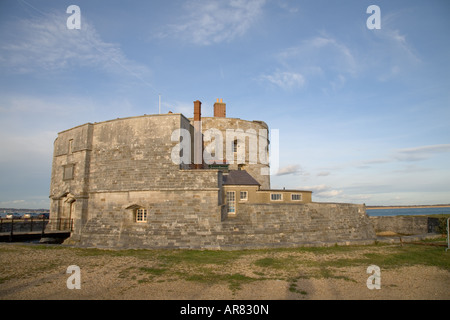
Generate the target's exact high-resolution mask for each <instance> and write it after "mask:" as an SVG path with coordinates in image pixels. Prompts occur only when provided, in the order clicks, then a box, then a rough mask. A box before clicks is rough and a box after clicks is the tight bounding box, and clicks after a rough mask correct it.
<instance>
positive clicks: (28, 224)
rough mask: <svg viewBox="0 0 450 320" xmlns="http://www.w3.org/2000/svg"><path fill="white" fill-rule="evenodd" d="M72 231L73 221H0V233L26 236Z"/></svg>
mask: <svg viewBox="0 0 450 320" xmlns="http://www.w3.org/2000/svg"><path fill="white" fill-rule="evenodd" d="M72 230H73V219H62V218H59V219H45V218H43V219H42V218H30V219H3V218H2V219H0V233H3V234H4V233H8V234H10V235H11V236H12V235H14V234H19V233H20V234H26V233H37V232H41V233H42V234H45V232H50V231H63V232H71V231H72Z"/></svg>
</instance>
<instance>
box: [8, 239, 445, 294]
mask: <svg viewBox="0 0 450 320" xmlns="http://www.w3.org/2000/svg"><path fill="white" fill-rule="evenodd" d="M442 240H444V241H445V239H439V241H441V242H442ZM423 244H424V245H417V244H403V245H400V244H399V245H385V244H383V245H381V244H378V245H369V246H333V247H311V248H284V249H261V250H239V251H218V250H144V249H142V250H103V249H92V248H89V249H84V248H71V247H64V246H46V245H12V246H9V245H5V246H0V260H2V254H5V255H6V254H17V255H24V256H26V255H28V254H32V253H33V252H39V251H46V252H48V253H51V252H52V251H53V252H54V254H53V253H51V255H52V256H54V257H55V259H56V260H55V261H53V262H52V261H49V260H44V259H42V260H39V261H36V262H35V261H34V260H33V265H32V267H31V268H29V267H28V268H29V269H28V271H29V272H32V273H43V272H45V271H46V270H57V269H58V268H59V267H60V264H62V261H65V259H66V258H67V257H70V259H73V260H74V261H76V260H77V259H81V261H83V263H84V267H86V268H87V267H89V266H102V265H104V264H106V263H108V262H107V261H114V258H116V257H117V258H127V257H128V258H132V259H131V260H125V261H128V262H127V264H126V265H123V266H120V267H118V269H117V273H118V277H120V278H127V279H131V280H133V281H136V285H140V284H143V283H148V282H164V281H173V280H179V279H181V280H185V281H192V282H198V283H206V284H220V283H223V284H227V286H228V288H229V289H230V290H231V291H232V292H233V293H235V292H236V291H238V290H240V289H241V288H242V286H243V285H244V284H248V283H252V282H255V281H263V280H283V281H286V282H287V285H288V290H289V292H292V293H296V294H300V295H306V294H307V293H306V292H305V290H302V289H301V288H298V280H300V279H308V278H319V279H330V278H331V279H342V280H345V281H355V280H353V279H351V278H349V277H347V276H343V275H341V273H340V272H341V271H342V270H345V268H349V267H355V266H364V267H367V266H369V265H372V264H375V265H378V266H380V267H381V268H382V269H392V268H399V267H404V266H415V265H424V266H434V267H438V268H441V269H444V270H447V271H450V251H449V252H445V248H444V247H437V246H430V245H425V244H428V243H427V242H423ZM34 256H36V257H39V256H40V255H39V254H38V255H34ZM77 257H78V258H77ZM104 258H107V259H104ZM109 258H111V259H113V260H110V259H109ZM67 259H68V258H67ZM2 262H3V263H2V265H0V275H1V276H0V283H4V282H7V281H12V279H13V278H14V276H15V275H14V274H12V272H13V271H11V270H13V269H12V265H8V261H6V260H2ZM244 270H245V271H244ZM14 273H15V272H14Z"/></svg>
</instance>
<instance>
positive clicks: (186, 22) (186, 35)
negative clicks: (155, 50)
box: [159, 0, 265, 45]
mask: <svg viewBox="0 0 450 320" xmlns="http://www.w3.org/2000/svg"><path fill="white" fill-rule="evenodd" d="M264 4H265V0H231V1H209V0H208V1H206V0H197V1H190V2H189V3H187V4H186V6H185V8H186V13H185V14H184V15H183V16H185V17H186V18H184V19H182V21H180V22H179V23H176V24H169V25H168V26H167V30H165V31H164V32H161V33H160V35H159V36H160V37H167V36H175V37H177V38H182V39H184V40H186V41H188V42H193V43H194V44H198V45H211V44H214V43H220V42H228V41H232V40H233V39H235V38H236V37H240V36H242V35H244V34H245V33H246V32H247V30H248V29H249V28H250V27H251V26H252V25H253V23H254V22H255V21H256V20H257V19H258V18H259V17H260V16H261V14H262V8H263V6H264Z"/></svg>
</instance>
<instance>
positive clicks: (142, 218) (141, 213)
mask: <svg viewBox="0 0 450 320" xmlns="http://www.w3.org/2000/svg"><path fill="white" fill-rule="evenodd" d="M147 217H148V211H147V209H145V208H138V209H136V222H138V223H145V222H147Z"/></svg>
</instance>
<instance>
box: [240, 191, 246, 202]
mask: <svg viewBox="0 0 450 320" xmlns="http://www.w3.org/2000/svg"><path fill="white" fill-rule="evenodd" d="M247 199H248V192H247V191H241V192H240V194H239V200H241V201H247Z"/></svg>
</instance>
